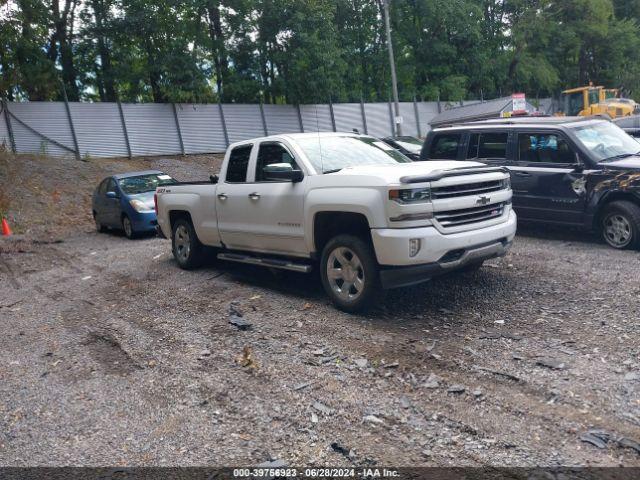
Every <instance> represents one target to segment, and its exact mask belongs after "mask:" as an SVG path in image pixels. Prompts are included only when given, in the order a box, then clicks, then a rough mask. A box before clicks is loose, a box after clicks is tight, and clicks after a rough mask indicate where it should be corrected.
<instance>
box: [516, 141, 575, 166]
mask: <svg viewBox="0 0 640 480" xmlns="http://www.w3.org/2000/svg"><path fill="white" fill-rule="evenodd" d="M518 155H519V157H518V159H519V160H520V161H521V162H527V163H561V164H568V163H574V162H575V155H574V153H573V151H572V150H571V147H569V145H568V144H567V142H566V141H565V140H564V139H563V138H562V137H560V136H559V135H556V134H549V133H520V134H519V135H518Z"/></svg>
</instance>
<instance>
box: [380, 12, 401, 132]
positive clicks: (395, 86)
mask: <svg viewBox="0 0 640 480" xmlns="http://www.w3.org/2000/svg"><path fill="white" fill-rule="evenodd" d="M390 1H391V0H384V26H385V29H386V31H387V48H388V50H389V64H390V66H391V89H392V90H393V103H394V109H395V113H396V116H395V118H394V123H395V125H396V131H395V134H396V135H397V136H398V137H399V136H401V135H402V117H401V116H400V102H399V100H398V79H397V77H396V61H395V58H394V57H393V44H392V43H391V23H390V21H389V2H390Z"/></svg>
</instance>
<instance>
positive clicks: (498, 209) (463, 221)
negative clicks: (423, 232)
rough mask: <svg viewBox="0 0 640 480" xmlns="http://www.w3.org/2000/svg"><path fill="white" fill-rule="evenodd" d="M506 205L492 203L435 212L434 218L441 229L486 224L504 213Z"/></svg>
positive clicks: (503, 203) (504, 203)
mask: <svg viewBox="0 0 640 480" xmlns="http://www.w3.org/2000/svg"><path fill="white" fill-rule="evenodd" d="M506 205H507V203H506V202H501V203H494V204H493V205H484V206H482V207H472V208H462V209H459V210H447V211H445V212H435V214H434V218H435V219H436V220H437V221H438V223H440V225H441V226H442V227H443V228H450V227H458V226H460V225H469V224H471V223H478V222H486V221H487V220H491V219H493V218H498V217H500V216H501V215H502V214H503V213H504V207H505V206H506Z"/></svg>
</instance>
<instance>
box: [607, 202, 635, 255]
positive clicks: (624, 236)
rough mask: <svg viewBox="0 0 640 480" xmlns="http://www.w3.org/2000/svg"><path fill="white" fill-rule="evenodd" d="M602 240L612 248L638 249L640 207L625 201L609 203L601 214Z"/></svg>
mask: <svg viewBox="0 0 640 480" xmlns="http://www.w3.org/2000/svg"><path fill="white" fill-rule="evenodd" d="M601 218H602V223H601V225H600V231H601V232H602V238H604V241H605V242H607V243H608V244H609V245H610V246H612V247H613V248H617V249H620V250H623V249H625V248H638V247H640V207H638V206H637V205H636V204H635V203H631V202H627V201H619V202H611V203H610V204H609V205H607V207H606V208H605V210H604V212H603V214H602V217H601Z"/></svg>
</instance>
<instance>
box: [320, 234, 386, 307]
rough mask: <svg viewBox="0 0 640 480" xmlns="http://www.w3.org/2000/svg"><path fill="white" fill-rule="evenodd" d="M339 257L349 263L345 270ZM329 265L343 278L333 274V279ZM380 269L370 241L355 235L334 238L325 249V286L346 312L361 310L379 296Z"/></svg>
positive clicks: (323, 275) (323, 259)
mask: <svg viewBox="0 0 640 480" xmlns="http://www.w3.org/2000/svg"><path fill="white" fill-rule="evenodd" d="M340 257H341V258H343V260H345V263H346V264H347V269H346V270H345V271H344V272H343V270H344V267H342V263H341V262H340V260H339V258H340ZM354 258H355V260H354ZM338 265H340V268H338ZM330 268H331V269H332V270H334V271H335V272H336V273H337V272H338V271H339V272H340V273H339V275H341V277H340V278H336V277H335V276H334V275H333V274H332V276H331V277H332V278H330V277H329V273H328V270H329V269H330ZM379 270H380V269H379V267H378V262H377V261H376V257H375V255H374V253H373V249H372V248H371V245H370V244H369V242H367V241H364V240H363V239H361V238H359V237H356V236H354V235H338V236H336V237H333V238H332V239H331V240H329V242H328V243H327V244H326V245H325V247H324V249H323V250H322V258H321V260H320V278H321V280H322V286H323V287H324V289H325V291H326V292H327V295H328V296H329V298H330V299H331V301H332V302H333V304H334V305H335V306H336V307H338V308H339V309H340V310H343V311H345V312H349V313H356V312H361V311H363V310H366V309H368V308H370V307H371V306H373V305H374V303H375V302H376V301H377V300H379V299H380V297H381V293H382V288H381V285H380V276H379ZM345 283H347V285H348V290H344V285H345Z"/></svg>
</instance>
